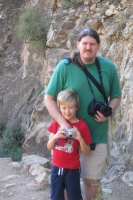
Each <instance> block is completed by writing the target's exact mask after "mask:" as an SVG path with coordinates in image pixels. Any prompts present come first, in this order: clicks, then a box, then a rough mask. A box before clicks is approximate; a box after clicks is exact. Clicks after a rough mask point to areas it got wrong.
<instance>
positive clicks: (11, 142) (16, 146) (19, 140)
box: [0, 124, 24, 161]
mask: <svg viewBox="0 0 133 200" xmlns="http://www.w3.org/2000/svg"><path fill="white" fill-rule="evenodd" d="M23 142H24V130H22V128H21V127H20V126H19V125H18V124H15V125H13V126H12V127H11V129H10V130H8V132H6V133H5V134H4V136H3V139H2V142H1V148H0V157H11V158H12V160H13V161H20V160H21V158H22V154H23V149H22V144H23Z"/></svg>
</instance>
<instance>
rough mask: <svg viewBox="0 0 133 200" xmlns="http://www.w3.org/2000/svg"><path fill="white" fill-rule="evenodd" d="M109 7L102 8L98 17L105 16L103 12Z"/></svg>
mask: <svg viewBox="0 0 133 200" xmlns="http://www.w3.org/2000/svg"><path fill="white" fill-rule="evenodd" d="M108 8H109V7H108V6H107V5H106V6H103V7H102V8H101V10H100V15H101V16H102V15H104V14H105V11H106V10H107V9H108Z"/></svg>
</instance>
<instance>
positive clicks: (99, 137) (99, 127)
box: [45, 56, 121, 143]
mask: <svg viewBox="0 0 133 200" xmlns="http://www.w3.org/2000/svg"><path fill="white" fill-rule="evenodd" d="M98 59H99V62H100V67H101V74H102V80H103V86H104V90H105V93H106V95H107V97H109V99H114V98H118V97H120V96H121V89H120V84H119V79H118V74H117V71H116V67H115V65H114V64H113V63H112V62H111V61H110V60H108V59H106V58H104V57H100V56H99V57H98ZM65 62H66V60H65V59H63V60H62V61H61V62H60V63H59V64H58V65H57V67H56V68H55V70H54V72H53V74H52V77H51V79H50V82H49V84H48V87H47V88H46V91H45V93H46V94H49V95H51V96H53V97H55V98H56V97H57V95H58V93H59V92H60V91H62V90H65V89H73V90H75V91H76V92H77V94H78V96H79V99H80V108H79V109H78V111H77V117H79V118H82V119H83V120H84V121H85V122H86V123H87V125H88V126H89V128H90V131H91V136H92V141H93V142H94V143H107V129H108V124H107V123H108V122H107V121H105V122H97V121H95V119H94V117H92V116H91V115H88V113H87V107H88V105H89V103H90V102H91V101H92V100H93V95H92V92H91V90H90V86H89V84H88V81H87V78H86V75H85V74H84V72H83V71H82V70H81V69H80V68H79V67H78V66H76V65H74V64H73V63H70V64H68V65H66V64H65ZM86 68H87V70H88V71H89V72H90V73H91V74H92V75H93V76H94V77H95V78H96V80H97V81H98V82H99V83H100V79H99V74H98V70H97V67H96V65H95V63H93V64H88V65H86ZM90 84H91V87H92V90H93V93H94V97H95V99H96V100H97V101H98V102H104V98H103V96H102V94H101V93H100V92H99V91H98V89H97V87H96V86H95V85H94V84H93V83H92V82H91V81H90Z"/></svg>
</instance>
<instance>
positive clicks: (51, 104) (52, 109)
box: [44, 94, 70, 128]
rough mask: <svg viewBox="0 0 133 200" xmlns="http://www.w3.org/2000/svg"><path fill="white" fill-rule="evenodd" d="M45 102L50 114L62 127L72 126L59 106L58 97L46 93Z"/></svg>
mask: <svg viewBox="0 0 133 200" xmlns="http://www.w3.org/2000/svg"><path fill="white" fill-rule="evenodd" d="M44 102H45V105H46V107H47V109H48V112H49V114H50V115H51V117H53V118H54V119H55V120H56V121H57V122H58V124H59V125H60V126H61V128H69V127H70V125H69V123H68V122H67V121H66V119H65V118H64V117H63V116H62V114H61V112H60V111H59V109H58V107H57V104H56V99H55V98H54V97H52V96H51V95H49V94H45V97H44Z"/></svg>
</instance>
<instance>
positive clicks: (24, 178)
mask: <svg viewBox="0 0 133 200" xmlns="http://www.w3.org/2000/svg"><path fill="white" fill-rule="evenodd" d="M18 164H19V163H18ZM18 164H17V163H13V162H12V161H11V159H9V158H0V200H18V199H19V200H50V198H49V186H47V185H40V184H39V183H36V182H35V181H34V179H35V177H34V176H32V175H30V174H28V173H26V172H21V170H20V168H19V165H18ZM104 188H105V189H107V190H108V189H109V190H111V191H112V194H109V193H107V194H106V193H104V195H103V197H104V200H133V187H129V186H127V185H126V184H125V183H123V182H121V181H120V180H117V181H115V182H113V183H110V184H108V185H106V186H105V185H104ZM74 200H76V199H74Z"/></svg>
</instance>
